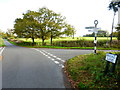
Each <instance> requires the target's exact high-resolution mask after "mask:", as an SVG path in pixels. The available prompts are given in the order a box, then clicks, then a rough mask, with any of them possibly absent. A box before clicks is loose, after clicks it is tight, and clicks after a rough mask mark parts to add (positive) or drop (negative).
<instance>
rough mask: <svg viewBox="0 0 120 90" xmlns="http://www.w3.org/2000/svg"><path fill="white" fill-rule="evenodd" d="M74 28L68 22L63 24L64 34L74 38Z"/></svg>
mask: <svg viewBox="0 0 120 90" xmlns="http://www.w3.org/2000/svg"><path fill="white" fill-rule="evenodd" d="M75 32H76V31H75V28H74V27H73V26H71V25H69V24H66V25H65V31H64V34H65V35H67V36H71V37H73V39H74V35H75Z"/></svg>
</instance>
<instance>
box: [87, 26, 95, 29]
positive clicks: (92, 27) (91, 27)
mask: <svg viewBox="0 0 120 90" xmlns="http://www.w3.org/2000/svg"><path fill="white" fill-rule="evenodd" d="M94 28H95V27H94V26H90V27H85V29H94Z"/></svg>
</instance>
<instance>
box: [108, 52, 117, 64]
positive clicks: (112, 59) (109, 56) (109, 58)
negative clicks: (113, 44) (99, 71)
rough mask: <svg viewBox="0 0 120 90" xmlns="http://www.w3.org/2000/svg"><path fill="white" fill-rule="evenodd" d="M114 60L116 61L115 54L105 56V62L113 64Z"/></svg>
mask: <svg viewBox="0 0 120 90" xmlns="http://www.w3.org/2000/svg"><path fill="white" fill-rule="evenodd" d="M116 59H117V55H115V54H109V53H107V54H106V60H107V61H109V62H112V63H115V62H116Z"/></svg>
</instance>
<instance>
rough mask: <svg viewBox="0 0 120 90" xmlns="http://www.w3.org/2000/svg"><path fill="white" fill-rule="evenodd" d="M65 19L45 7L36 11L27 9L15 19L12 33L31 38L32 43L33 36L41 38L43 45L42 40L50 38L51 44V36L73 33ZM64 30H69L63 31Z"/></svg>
mask: <svg viewBox="0 0 120 90" xmlns="http://www.w3.org/2000/svg"><path fill="white" fill-rule="evenodd" d="M65 19H66V18H65V17H63V16H61V15H60V14H57V13H55V12H53V11H52V10H49V9H48V8H45V7H43V8H40V9H39V10H38V11H30V10H28V11H27V12H26V13H25V14H23V18H17V19H16V20H15V25H14V33H16V34H17V35H18V37H25V38H31V39H32V41H33V43H34V39H35V38H41V39H42V44H43V45H44V40H46V39H48V38H51V44H52V38H55V37H59V36H60V35H63V34H66V35H72V34H74V31H75V30H73V29H74V28H73V27H72V26H71V25H70V26H69V27H68V26H66V22H65ZM66 28H67V29H66ZM66 30H68V31H70V32H69V33H68V32H65V31H66Z"/></svg>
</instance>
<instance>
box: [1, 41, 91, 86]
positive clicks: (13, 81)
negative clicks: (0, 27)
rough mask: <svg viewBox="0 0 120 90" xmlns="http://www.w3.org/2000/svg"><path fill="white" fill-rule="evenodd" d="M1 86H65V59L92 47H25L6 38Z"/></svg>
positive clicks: (87, 51)
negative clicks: (78, 48)
mask: <svg viewBox="0 0 120 90" xmlns="http://www.w3.org/2000/svg"><path fill="white" fill-rule="evenodd" d="M4 42H5V44H6V46H7V47H5V49H4V51H3V53H2V56H3V59H2V88H66V86H65V83H66V82H64V78H63V77H64V76H63V72H62V68H63V67H64V62H65V61H66V60H68V59H70V58H72V57H74V56H77V55H80V54H88V53H92V52H93V50H71V49H45V48H25V47H18V46H15V45H12V44H10V43H9V42H8V41H7V40H5V41H4Z"/></svg>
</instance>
